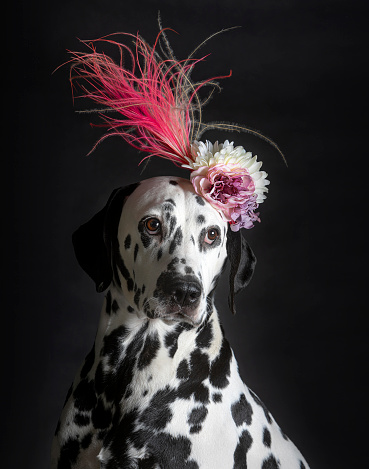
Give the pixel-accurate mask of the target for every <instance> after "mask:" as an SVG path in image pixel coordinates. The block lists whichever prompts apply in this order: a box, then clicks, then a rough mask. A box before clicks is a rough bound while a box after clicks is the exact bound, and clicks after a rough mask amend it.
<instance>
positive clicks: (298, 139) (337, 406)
mask: <svg viewBox="0 0 369 469" xmlns="http://www.w3.org/2000/svg"><path fill="white" fill-rule="evenodd" d="M366 4H367V3H366V2H364V1H362V2H349V1H348V0H347V1H344V0H342V1H340V0H335V1H331V0H324V1H322V0H306V1H302V0H301V1H293V0H280V1H278V2H277V1H268V0H258V1H250V0H243V1H232V0H229V1H228V2H219V1H216V0H213V1H207V0H205V1H204V0H202V1H200V0H199V1H196V2H195V1H186V2H169V1H158V2H153V1H149V0H146V1H143V0H136V1H135V2H129V3H128V2H124V1H118V0H115V1H100V2H97V1H91V0H89V1H87V0H84V1H78V0H77V1H76V0H74V1H62V2H57V3H56V2H46V1H44V2H25V1H23V2H18V3H15V4H14V5H13V7H12V12H11V16H4V18H3V27H5V28H6V31H7V34H6V37H5V39H4V42H3V50H2V51H3V60H4V64H3V69H4V70H5V72H3V73H4V75H5V78H6V80H7V83H6V84H5V85H3V89H2V98H3V102H4V100H5V103H6V104H5V106H4V107H3V109H2V114H3V125H2V127H3V129H4V130H5V137H4V138H3V142H2V143H3V145H2V153H3V158H2V162H3V164H4V163H5V165H6V166H5V168H4V169H3V188H4V189H5V191H4V195H3V207H4V208H5V213H4V215H3V226H4V228H3V233H4V234H5V235H7V238H6V240H5V241H4V243H3V252H4V255H3V259H4V261H9V262H8V264H7V265H6V266H4V268H3V269H4V277H5V280H6V282H3V286H4V291H3V295H2V296H3V299H4V300H5V302H3V312H2V325H3V328H2V330H1V334H2V338H3V340H2V344H3V345H4V352H3V358H4V363H3V365H2V376H3V380H2V381H3V384H2V392H3V393H4V396H3V398H2V404H3V405H4V410H3V412H2V416H3V418H5V425H4V423H2V425H1V426H2V427H3V429H4V428H5V432H4V434H5V438H4V436H3V437H2V439H1V443H2V444H4V450H5V451H3V456H2V462H1V465H2V467H6V468H31V469H44V468H47V467H48V461H49V453H50V445H51V439H52V435H53V432H54V428H55V425H56V422H57V420H58V417H59V413H60V410H61V406H62V404H63V401H64V397H65V394H66V391H67V389H68V387H69V385H70V382H71V380H72V379H73V376H74V373H75V372H76V370H77V367H78V366H79V364H80V362H81V361H82V360H83V358H84V356H85V354H86V353H87V352H88V350H89V348H90V346H91V344H92V342H93V339H94V335H95V332H96V327H97V321H98V317H99V312H100V308H101V304H102V301H103V296H102V295H98V294H97V293H95V290H94V285H93V283H92V282H91V281H90V279H89V278H88V277H87V276H86V275H85V274H84V272H83V271H82V270H81V269H80V267H79V266H78V264H77V262H76V260H75V258H74V254H73V249H72V245H71V234H72V232H73V231H74V230H75V229H76V228H77V227H78V226H79V225H80V224H81V223H83V222H84V221H86V220H87V219H88V218H89V217H91V216H92V215H93V214H94V213H95V212H97V211H98V210H99V209H100V208H101V207H102V206H103V205H104V204H105V201H106V200H107V198H108V196H109V195H110V193H111V191H112V190H113V189H114V188H116V187H119V186H121V185H125V184H128V183H130V182H133V181H135V180H138V179H140V178H142V177H145V178H147V177H151V176H156V175H161V174H173V175H183V176H184V177H188V174H187V172H186V171H184V170H180V169H176V168H175V167H174V166H173V165H172V164H170V163H166V162H164V161H162V160H160V159H158V158H156V159H155V160H152V161H151V163H150V164H149V166H148V168H147V169H146V171H145V172H144V174H143V175H141V168H138V167H137V163H138V161H139V155H138V154H137V152H136V151H135V150H134V149H131V148H130V147H129V146H128V145H127V144H125V143H124V142H123V141H122V140H120V139H119V138H111V139H108V140H106V141H105V142H104V143H103V144H102V145H100V146H99V147H98V148H97V150H96V151H95V152H94V153H93V154H92V155H91V156H90V157H86V154H87V153H88V152H89V151H90V149H91V147H92V146H93V144H94V143H95V141H96V140H97V139H98V137H99V136H100V135H101V132H100V129H96V128H93V129H92V128H91V127H90V125H89V123H90V121H94V120H95V121H96V118H95V116H91V115H86V114H78V113H76V112H75V110H76V107H73V103H72V99H71V92H70V85H69V82H68V67H67V66H66V67H63V68H61V69H59V70H58V71H57V72H55V73H54V74H52V72H53V70H54V69H55V68H56V67H58V66H59V65H60V64H62V63H63V62H65V61H66V60H68V54H67V52H66V49H70V50H81V49H82V47H83V46H82V45H81V44H80V43H79V42H78V40H77V38H81V39H95V38H97V37H100V36H103V35H105V34H108V33H111V32H117V31H125V32H130V33H136V32H137V31H139V32H140V34H141V35H142V36H143V37H144V38H145V39H146V40H147V41H149V42H150V43H152V42H153V41H154V40H155V36H156V33H157V31H158V27H157V21H156V18H157V11H158V10H159V9H160V10H161V15H162V19H163V25H164V26H166V27H170V28H173V29H174V30H176V31H177V32H178V33H179V34H175V33H169V38H170V40H171V44H172V46H173V48H174V50H175V53H176V56H177V58H179V59H182V58H185V57H186V56H187V55H188V54H189V53H190V52H191V51H192V50H193V49H194V48H195V47H196V46H197V45H198V44H199V43H200V42H201V41H203V40H204V39H205V38H206V37H208V36H209V35H211V34H212V33H214V32H216V31H219V30H221V29H223V28H228V27H231V26H238V25H240V26H242V27H241V28H239V29H236V30H233V31H229V32H226V33H224V34H222V35H219V36H217V37H215V38H213V39H212V40H211V41H209V43H208V44H207V45H206V46H204V47H203V49H201V54H202V55H205V54H208V53H211V55H210V56H209V57H208V58H207V59H206V62H204V63H203V64H200V65H199V66H198V69H197V72H196V73H195V76H194V78H197V79H204V78H208V77H211V76H216V75H224V74H227V73H228V72H229V70H232V73H233V75H232V77H231V78H229V79H227V80H224V81H222V87H223V88H224V89H223V91H222V93H221V94H217V95H216V96H215V98H214V99H213V101H212V102H211V103H210V104H209V105H208V106H207V108H205V120H207V121H211V120H225V121H232V122H238V123H241V124H246V125H249V126H250V127H252V128H255V129H259V130H261V131H262V132H264V133H265V134H266V135H268V136H270V137H271V138H273V139H274V140H276V141H277V142H278V144H279V146H280V147H281V148H282V150H283V152H284V153H285V155H286V158H287V160H288V168H286V166H285V165H284V164H283V162H282V159H281V157H280V156H279V155H278V153H277V152H276V151H275V150H274V149H273V148H272V147H270V146H269V145H268V144H267V143H265V142H263V141H261V140H258V139H257V138H255V137H252V136H250V135H247V134H222V133H220V132H215V133H213V132H211V133H209V134H205V135H204V137H205V138H208V139H209V140H212V141H214V140H216V139H219V140H220V141H223V140H224V139H225V138H230V139H231V140H234V141H235V143H236V144H240V145H243V146H244V147H245V148H247V149H248V150H250V151H252V152H253V153H256V154H258V156H259V159H261V160H262V161H263V162H264V166H263V169H265V170H266V171H267V172H268V174H269V179H270V181H271V185H270V192H269V196H268V199H267V200H266V202H265V203H264V204H263V205H262V206H261V218H262V222H261V223H260V224H257V226H256V227H255V228H254V229H253V230H250V231H247V232H246V233H245V234H246V235H247V238H248V240H249V243H250V244H251V246H252V248H253V250H254V252H255V254H256V256H257V258H258V265H257V269H256V273H255V276H254V279H253V281H252V282H251V284H250V285H249V287H248V289H247V290H246V291H245V292H243V293H242V294H241V295H240V296H239V297H238V299H237V304H238V314H237V315H236V316H235V317H232V316H231V314H230V313H229V312H228V310H227V305H226V300H225V297H226V293H227V281H226V279H224V281H223V283H222V285H221V286H220V287H219V290H218V294H217V304H218V307H219V311H220V315H221V320H222V322H223V324H224V327H225V329H226V334H227V337H228V338H229V340H230V342H231V344H232V346H233V348H234V351H235V354H236V356H237V358H238V361H239V365H240V369H241V373H242V375H243V378H244V380H245V381H246V383H247V384H248V385H249V386H250V387H251V389H253V390H254V391H255V392H256V393H257V394H258V395H259V396H260V397H261V399H262V400H263V401H264V402H265V403H266V405H267V407H268V408H269V409H270V411H271V412H272V413H273V415H274V417H275V418H276V420H277V422H278V423H279V424H280V425H281V427H282V428H283V430H284V431H285V432H286V433H287V434H288V435H289V436H290V437H291V439H292V440H293V441H294V442H295V443H296V445H297V446H298V447H299V448H300V449H301V451H302V453H303V454H304V455H305V457H306V458H307V460H308V461H309V463H310V465H311V467H312V469H313V468H315V469H324V468H351V467H364V466H365V465H366V464H367V457H366V456H365V453H366V446H367V443H366V435H365V426H364V417H363V415H362V414H363V411H364V409H365V407H366V402H367V396H366V395H365V394H364V388H363V381H364V380H365V374H366V373H365V372H366V371H367V370H366V369H365V364H366V360H365V358H364V354H365V352H366V342H367V333H366V327H367V326H366V322H365V319H366V318H365V316H366V309H367V306H365V304H366V303H365V302H364V300H365V299H366V295H365V293H366V289H367V282H366V278H365V274H366V271H367V268H366V262H365V260H364V252H365V251H364V236H365V230H366V229H367V228H366V224H367V222H366V219H365V216H366V214H367V208H366V207H367V206H366V204H364V203H363V199H364V194H366V191H365V189H366V186H367V182H366V177H367V176H366V166H367V164H366V160H367V148H366V146H367V141H366V140H367V139H366V135H365V134H366V128H365V127H364V119H365V117H367V108H366V105H365V99H366V98H367V83H368V71H367V70H368V67H367V64H366V62H367V51H366V48H365V45H366V44H365V43H364V41H365V39H366V37H365V36H366V35H365V32H366V30H367V17H368V11H367V7H366V6H365V5H366ZM83 50H84V49H83ZM7 53H9V54H7ZM89 105H90V103H84V104H83V106H86V108H88V106H89ZM363 445H364V447H363ZM4 457H5V461H4ZM219 469H222V468H219Z"/></svg>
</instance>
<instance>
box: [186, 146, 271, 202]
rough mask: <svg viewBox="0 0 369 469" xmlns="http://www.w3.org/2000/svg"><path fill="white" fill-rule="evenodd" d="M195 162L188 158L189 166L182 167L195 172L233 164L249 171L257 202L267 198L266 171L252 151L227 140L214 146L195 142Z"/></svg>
mask: <svg viewBox="0 0 369 469" xmlns="http://www.w3.org/2000/svg"><path fill="white" fill-rule="evenodd" d="M191 150H192V154H193V160H190V159H189V158H187V161H188V164H186V165H182V167H184V168H188V169H191V170H193V171H196V170H198V169H199V168H202V167H205V166H209V167H212V166H215V165H218V164H225V165H228V164H231V165H236V166H238V167H240V168H244V169H246V170H247V171H248V173H249V175H250V176H251V177H252V179H253V181H254V184H255V194H256V195H257V199H256V202H257V203H258V204H260V203H262V202H263V201H264V199H265V198H266V195H265V193H266V192H268V188H267V187H266V186H267V185H268V184H270V181H268V179H266V178H267V176H268V174H267V173H266V172H265V171H260V168H261V166H262V164H263V163H262V162H261V161H257V156H256V155H255V156H252V153H251V152H250V151H246V150H245V149H244V148H243V147H242V146H238V147H234V146H233V142H229V141H228V140H226V141H225V142H224V143H218V142H215V143H214V144H212V143H211V142H209V141H208V140H206V142H205V143H204V142H197V141H195V142H194V143H193V144H192V145H191Z"/></svg>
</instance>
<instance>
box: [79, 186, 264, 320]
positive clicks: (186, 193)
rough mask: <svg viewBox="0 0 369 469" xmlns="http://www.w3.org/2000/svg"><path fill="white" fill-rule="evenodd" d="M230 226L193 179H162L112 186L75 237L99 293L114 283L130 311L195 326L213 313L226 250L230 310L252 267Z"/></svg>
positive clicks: (248, 252)
mask: <svg viewBox="0 0 369 469" xmlns="http://www.w3.org/2000/svg"><path fill="white" fill-rule="evenodd" d="M227 225H228V224H227V223H226V222H225V221H223V220H222V218H221V216H220V214H219V213H218V212H217V211H216V210H215V209H214V208H213V207H212V206H211V205H209V204H208V203H207V202H206V201H205V200H204V199H203V198H201V197H199V196H198V195H197V194H196V192H195V191H194V188H193V186H192V184H191V182H190V181H188V180H186V179H182V178H175V177H158V178H152V179H147V180H145V181H142V182H141V183H139V184H136V185H132V186H128V187H126V188H121V189H117V190H116V191H114V192H113V194H112V195H111V197H110V199H109V201H108V203H107V205H106V207H105V208H104V209H103V210H102V211H101V212H99V213H98V214H97V215H96V216H95V217H94V218H93V219H92V220H90V221H89V222H87V223H86V224H85V225H83V226H82V227H81V228H80V229H79V230H77V231H76V233H75V234H74V236H73V242H74V246H75V251H76V255H77V259H78V260H79V262H80V264H81V266H82V267H83V268H84V270H86V272H87V273H88V274H89V275H90V276H91V277H92V278H93V279H94V280H95V282H96V285H97V289H98V291H103V290H104V289H105V288H107V287H108V286H109V285H110V283H111V282H113V284H114V285H115V287H116V288H117V289H118V290H119V291H120V292H121V294H122V295H123V296H124V297H125V299H126V301H127V302H128V304H129V309H130V311H131V312H135V313H136V314H137V315H139V316H146V317H148V318H149V319H159V318H160V319H162V320H163V321H165V322H169V323H171V322H187V323H190V324H192V325H194V326H196V325H199V324H201V322H202V321H203V320H204V319H205V317H206V316H207V313H208V312H209V311H210V310H211V305H212V295H213V292H214V289H215V286H216V283H217V279H218V278H219V276H220V274H221V272H222V270H223V267H224V265H225V261H226V258H227V255H229V256H230V257H231V264H232V265H231V281H230V286H231V295H230V298H231V300H230V306H231V309H232V310H234V302H233V295H234V293H235V292H236V293H237V291H239V290H241V289H242V288H243V287H244V286H245V285H246V284H247V283H248V281H249V280H250V278H251V275H252V272H253V267H254V264H255V258H254V256H253V254H252V252H251V250H250V248H249V247H248V245H246V244H245V241H244V240H243V238H242V237H241V236H240V234H239V233H233V232H231V231H230V230H229V229H228V226H227ZM227 230H228V231H227Z"/></svg>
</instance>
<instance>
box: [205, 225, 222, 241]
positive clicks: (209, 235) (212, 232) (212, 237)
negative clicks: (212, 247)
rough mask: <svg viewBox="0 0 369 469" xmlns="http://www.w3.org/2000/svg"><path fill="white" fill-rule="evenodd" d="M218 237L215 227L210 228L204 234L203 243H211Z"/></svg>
mask: <svg viewBox="0 0 369 469" xmlns="http://www.w3.org/2000/svg"><path fill="white" fill-rule="evenodd" d="M218 238H219V231H218V230H217V229H216V228H210V230H208V232H207V233H206V236H205V239H204V241H205V243H207V244H213V243H214V241H215V240H216V239H218Z"/></svg>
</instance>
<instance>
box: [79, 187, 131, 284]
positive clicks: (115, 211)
mask: <svg viewBox="0 0 369 469" xmlns="http://www.w3.org/2000/svg"><path fill="white" fill-rule="evenodd" d="M137 186H138V184H131V185H129V186H126V187H121V188H119V189H115V190H114V191H113V192H112V194H111V196H110V197H109V200H108V202H107V204H106V205H105V207H104V208H103V209H102V210H100V212H98V213H97V214H96V215H95V216H94V217H92V218H91V220H89V221H88V222H87V223H85V224H84V225H82V226H80V227H79V228H78V229H77V230H76V231H75V232H74V233H73V236H72V241H73V246H74V252H75V254H76V257H77V260H78V263H79V265H80V266H81V267H82V269H83V270H84V271H85V272H86V273H87V274H88V275H89V276H90V277H91V278H92V280H93V281H94V282H95V284H96V291H98V292H102V291H104V290H105V289H106V288H108V286H109V285H110V282H111V281H112V278H113V271H112V267H111V249H110V246H111V240H112V237H113V236H116V235H117V231H118V224H119V220H120V215H121V212H122V207H123V205H124V201H125V199H126V198H127V197H128V196H129V195H130V194H131V193H132V192H133V191H134V190H135V189H136V187H137Z"/></svg>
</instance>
